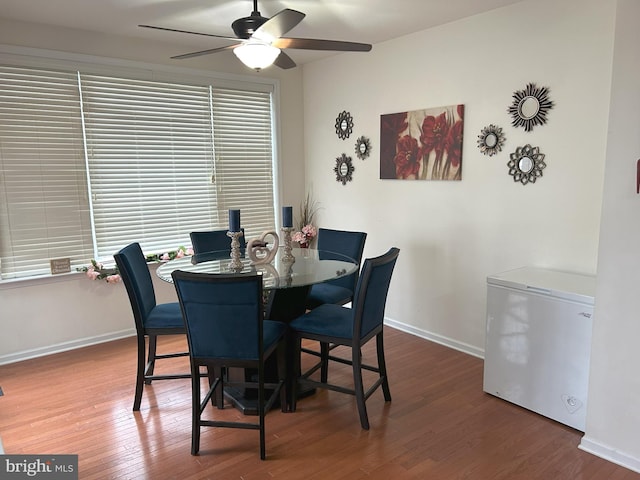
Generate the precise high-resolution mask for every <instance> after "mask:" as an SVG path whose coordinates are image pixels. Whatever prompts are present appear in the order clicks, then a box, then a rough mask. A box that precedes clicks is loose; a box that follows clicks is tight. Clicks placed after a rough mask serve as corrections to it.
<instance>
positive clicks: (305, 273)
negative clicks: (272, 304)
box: [156, 247, 359, 290]
mask: <svg viewBox="0 0 640 480" xmlns="http://www.w3.org/2000/svg"><path fill="white" fill-rule="evenodd" d="M291 253H292V255H293V257H294V261H293V262H292V261H289V260H286V259H285V258H284V247H280V248H278V253H277V254H276V257H275V258H274V259H273V261H272V262H271V263H267V264H259V265H252V262H251V260H250V259H249V258H246V257H244V256H241V258H240V261H241V262H242V265H243V268H242V270H241V271H236V270H231V269H230V267H229V265H230V263H231V258H230V253H229V250H221V251H216V252H207V253H200V254H196V255H192V256H190V257H182V258H176V259H175V260H170V261H168V262H167V263H165V264H163V265H161V266H159V267H158V269H157V270H156V275H158V277H160V278H161V279H162V280H164V281H166V282H173V279H172V278H171V272H173V271H174V270H183V271H187V272H199V273H238V274H240V275H241V274H243V273H253V272H257V273H259V274H261V275H262V276H263V286H264V288H265V289H267V290H273V289H282V288H292V287H303V286H307V285H313V284H315V283H321V282H326V281H327V280H332V279H334V278H339V277H342V276H345V275H350V274H352V273H353V272H355V271H356V270H357V269H358V267H359V265H358V262H356V260H354V259H353V258H350V257H347V256H345V255H341V254H339V253H335V252H329V251H325V250H315V249H310V248H293V249H291Z"/></svg>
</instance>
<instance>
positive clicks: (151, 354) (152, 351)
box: [144, 335, 158, 385]
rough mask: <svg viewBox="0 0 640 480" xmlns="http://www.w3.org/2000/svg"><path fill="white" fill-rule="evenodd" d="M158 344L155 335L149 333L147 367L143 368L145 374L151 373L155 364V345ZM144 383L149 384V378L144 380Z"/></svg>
mask: <svg viewBox="0 0 640 480" xmlns="http://www.w3.org/2000/svg"><path fill="white" fill-rule="evenodd" d="M157 345H158V337H157V336H155V335H149V354H148V355H147V367H146V369H145V372H144V374H145V376H150V375H153V370H154V368H155V365H156V347H157ZM144 383H146V384H147V385H151V380H145V381H144Z"/></svg>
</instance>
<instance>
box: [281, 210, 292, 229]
mask: <svg viewBox="0 0 640 480" xmlns="http://www.w3.org/2000/svg"><path fill="white" fill-rule="evenodd" d="M282 226H283V227H285V228H287V227H293V207H282Z"/></svg>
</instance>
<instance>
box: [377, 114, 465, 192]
mask: <svg viewBox="0 0 640 480" xmlns="http://www.w3.org/2000/svg"><path fill="white" fill-rule="evenodd" d="M463 127H464V105H451V106H448V107H438V108H427V109H424V110H414V111H411V112H403V113H390V114H385V115H380V178H382V179H388V178H389V179H391V178H392V179H398V180H462V134H463V131H464V128H463Z"/></svg>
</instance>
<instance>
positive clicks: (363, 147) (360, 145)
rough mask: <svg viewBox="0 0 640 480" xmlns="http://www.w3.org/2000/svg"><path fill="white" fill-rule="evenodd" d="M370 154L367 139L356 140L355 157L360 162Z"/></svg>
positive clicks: (369, 144)
mask: <svg viewBox="0 0 640 480" xmlns="http://www.w3.org/2000/svg"><path fill="white" fill-rule="evenodd" d="M370 153H371V143H370V142H369V139H368V138H367V137H365V136H362V137H360V138H358V139H357V140H356V155H357V156H358V158H359V159H360V160H364V159H365V158H367V157H368V156H369V154H370Z"/></svg>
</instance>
